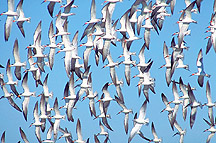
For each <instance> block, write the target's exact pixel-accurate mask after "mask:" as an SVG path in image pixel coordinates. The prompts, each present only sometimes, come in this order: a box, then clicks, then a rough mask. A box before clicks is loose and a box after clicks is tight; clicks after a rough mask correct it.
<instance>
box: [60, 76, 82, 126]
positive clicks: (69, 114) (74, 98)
mask: <svg viewBox="0 0 216 143" xmlns="http://www.w3.org/2000/svg"><path fill="white" fill-rule="evenodd" d="M68 91H70V95H68ZM64 99H65V100H68V105H67V109H66V114H67V118H68V121H72V122H74V119H73V116H72V111H73V109H74V108H75V105H76V103H77V101H78V99H79V97H78V95H77V94H76V93H75V88H74V73H73V72H72V73H71V75H70V80H69V83H68V86H67V85H66V87H65V91H64Z"/></svg>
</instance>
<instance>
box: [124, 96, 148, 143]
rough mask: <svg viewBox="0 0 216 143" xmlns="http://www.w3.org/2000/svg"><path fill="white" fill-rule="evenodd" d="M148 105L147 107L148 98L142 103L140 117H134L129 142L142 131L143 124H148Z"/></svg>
mask: <svg viewBox="0 0 216 143" xmlns="http://www.w3.org/2000/svg"><path fill="white" fill-rule="evenodd" d="M146 107H147V100H145V101H144V103H143V104H142V106H141V108H140V111H139V117H138V118H137V119H134V120H133V121H134V123H135V125H134V127H133V128H132V130H131V132H130V136H129V138H128V143H129V142H131V140H132V139H133V137H134V136H135V135H136V134H137V133H138V132H139V131H140V129H141V127H142V125H148V123H149V119H148V118H147V119H145V116H146Z"/></svg>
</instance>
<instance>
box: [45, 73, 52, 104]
mask: <svg viewBox="0 0 216 143" xmlns="http://www.w3.org/2000/svg"><path fill="white" fill-rule="evenodd" d="M48 75H49V74H47V75H46V77H45V79H44V82H43V93H44V96H45V99H46V102H48V99H49V98H52V97H53V92H49V88H48V85H47V81H48Z"/></svg>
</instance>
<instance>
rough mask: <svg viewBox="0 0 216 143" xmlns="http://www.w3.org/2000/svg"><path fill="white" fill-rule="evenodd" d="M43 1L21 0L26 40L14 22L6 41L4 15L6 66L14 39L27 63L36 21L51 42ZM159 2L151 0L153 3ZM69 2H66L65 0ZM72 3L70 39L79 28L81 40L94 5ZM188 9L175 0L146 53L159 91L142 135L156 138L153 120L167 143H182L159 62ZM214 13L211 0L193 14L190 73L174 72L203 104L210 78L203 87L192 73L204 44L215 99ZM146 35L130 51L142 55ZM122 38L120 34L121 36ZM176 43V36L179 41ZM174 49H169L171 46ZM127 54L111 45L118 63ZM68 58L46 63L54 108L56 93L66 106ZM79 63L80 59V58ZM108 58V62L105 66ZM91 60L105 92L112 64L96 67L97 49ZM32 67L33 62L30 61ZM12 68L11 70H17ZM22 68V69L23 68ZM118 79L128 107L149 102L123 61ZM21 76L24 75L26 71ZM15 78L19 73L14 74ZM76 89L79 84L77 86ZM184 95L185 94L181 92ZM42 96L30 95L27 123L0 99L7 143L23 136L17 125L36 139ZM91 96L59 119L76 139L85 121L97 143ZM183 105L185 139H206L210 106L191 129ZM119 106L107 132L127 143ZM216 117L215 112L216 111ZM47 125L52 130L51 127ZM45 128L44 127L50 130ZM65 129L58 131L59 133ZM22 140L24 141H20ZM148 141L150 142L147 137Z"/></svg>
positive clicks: (119, 8)
mask: <svg viewBox="0 0 216 143" xmlns="http://www.w3.org/2000/svg"><path fill="white" fill-rule="evenodd" d="M41 2H42V1H40V0H37V1H28V0H25V1H24V3H23V11H24V13H25V16H26V17H31V22H30V23H24V30H25V34H26V37H25V38H24V37H23V36H22V35H21V32H20V31H19V29H18V27H17V25H16V24H15V23H13V26H12V30H11V35H10V37H9V40H8V42H5V41H4V23H5V20H6V16H1V17H0V53H1V58H0V63H1V64H2V65H4V66H6V62H7V60H8V58H10V60H11V63H13V62H14V58H13V53H12V51H13V44H14V41H15V39H16V38H17V39H18V43H19V52H20V57H21V61H27V50H25V48H26V47H27V46H28V45H29V44H32V43H33V33H34V30H35V28H36V26H37V25H38V23H39V21H40V20H42V45H44V44H48V43H49V40H48V28H49V24H50V22H51V20H53V22H54V23H55V18H51V17H50V15H49V13H48V10H47V5H48V3H43V4H41ZM102 2H103V1H102V0H96V11H97V17H98V18H100V17H102V15H101V12H100V10H101V8H102V7H103V6H102V5H101V3H102ZM133 2H134V1H133V0H130V1H128V0H124V1H123V2H121V3H117V4H116V7H115V10H114V13H113V17H112V18H113V20H116V19H118V18H120V17H121V16H122V14H123V13H124V12H125V11H126V10H127V9H129V8H130V6H131V5H132V4H133ZM154 2H155V1H153V3H154ZM17 3H18V0H15V7H16V5H17ZM64 3H65V1H64ZM74 4H76V5H78V6H79V7H78V8H76V9H72V12H74V13H76V15H74V16H71V17H69V19H68V20H69V24H68V31H69V32H70V33H71V35H70V38H71V39H72V38H73V36H74V34H75V32H76V31H77V30H79V39H80V37H81V34H82V33H83V30H84V28H85V26H83V24H84V23H85V22H86V21H88V20H89V19H90V4H91V0H83V1H78V0H75V2H74ZM183 8H185V4H184V1H183V0H181V1H177V2H176V6H175V10H174V14H173V15H172V16H171V17H166V19H165V22H164V25H163V29H162V31H160V32H159V33H160V34H159V35H157V34H156V33H155V32H151V42H150V50H149V51H145V57H146V60H148V59H150V58H151V59H152V60H153V61H154V63H153V65H152V68H151V76H152V77H154V78H155V79H156V81H155V91H156V94H155V95H154V94H153V93H151V92H149V93H150V94H149V95H150V103H149V104H148V105H147V113H146V117H147V118H149V120H150V124H149V126H143V127H142V129H141V131H142V132H143V133H144V135H145V136H146V137H148V138H152V137H153V136H152V133H151V122H154V125H155V128H156V132H157V134H158V136H159V137H162V138H163V142H166V143H173V142H179V136H175V137H172V135H173V134H174V133H175V132H176V130H175V131H172V129H171V127H170V125H169V122H168V118H167V113H166V112H164V113H160V111H161V110H162V109H163V108H164V107H165V105H164V103H163V102H162V100H161V93H164V94H165V95H166V96H167V98H168V100H169V101H171V100H173V94H172V89H171V86H170V87H167V85H166V81H165V69H158V68H159V67H160V66H161V65H163V64H164V63H165V61H164V59H163V42H164V41H166V43H167V45H168V46H170V42H171V40H172V34H173V33H174V32H176V31H178V25H177V24H176V22H177V21H178V19H179V17H180V13H179V11H180V10H182V9H183ZM59 9H60V4H56V6H55V10H54V15H56V14H57V13H58V11H59ZM167 9H168V12H169V13H170V8H167ZM4 11H7V0H2V2H1V5H0V13H1V12H4ZM212 12H213V0H204V1H203V2H202V3H201V13H198V14H192V18H193V19H194V20H196V21H197V24H194V23H192V24H190V26H189V29H191V36H187V37H185V41H186V42H187V46H189V47H190V48H189V50H188V51H184V54H185V59H184V63H185V64H188V65H189V69H190V71H187V70H184V69H177V70H176V71H175V73H174V76H173V79H175V80H178V79H179V77H180V76H181V77H182V79H183V81H184V83H188V82H189V83H190V85H191V86H192V87H196V91H194V94H195V96H196V98H197V100H198V101H201V102H202V103H205V102H206V101H207V99H206V95H205V92H206V87H205V86H206V81H207V79H205V80H204V81H205V82H204V86H203V88H200V87H199V86H198V83H197V77H189V75H190V74H192V73H194V72H197V67H196V59H197V55H198V52H199V50H200V48H202V50H203V53H204V59H203V62H204V68H205V71H206V73H208V74H210V75H211V78H210V79H208V80H209V81H210V86H211V93H212V101H215V100H216V97H215V94H216V88H214V87H215V86H216V77H215V71H216V68H215V66H214V61H215V60H216V56H215V52H214V50H213V48H212V49H211V50H210V52H209V53H208V55H205V50H206V44H207V40H204V38H205V37H206V36H209V33H207V34H206V33H205V31H206V27H207V26H208V25H209V21H210V18H211V14H212ZM119 27H120V24H119V23H118V25H117V28H119ZM143 33H144V29H142V30H141V34H140V36H139V37H141V38H142V39H141V40H137V41H134V42H133V44H132V46H131V49H130V51H132V52H136V53H137V55H138V53H139V50H140V48H141V47H142V45H143V41H144V40H143ZM118 36H120V34H118ZM85 41H86V38H84V39H83V40H82V41H81V42H80V43H79V44H81V43H83V42H85ZM57 42H60V38H58V41H57ZM176 43H177V39H176ZM84 49H85V47H80V48H79V55H80V56H81V57H82V55H83V50H84ZM48 51H49V48H47V49H46V50H45V52H44V53H48ZM169 51H171V49H170V50H169ZM122 52H123V50H122V47H121V44H120V43H118V44H117V47H114V46H113V45H111V55H112V57H113V60H114V61H120V60H121V59H117V57H118V56H119V55H121V54H122ZM63 56H64V54H63V53H60V54H58V55H55V62H54V67H53V70H52V71H50V69H48V68H47V67H46V68H45V70H46V73H49V79H48V86H49V90H50V91H53V93H54V98H53V99H52V100H50V105H51V106H53V103H54V99H55V97H58V101H59V106H62V105H64V104H65V103H64V101H63V100H61V98H62V97H63V90H64V86H65V84H66V82H67V81H69V79H68V77H67V75H66V72H65V69H64V60H63V59H62V57H63ZM133 59H134V60H137V63H138V62H139V59H138V57H137V56H133ZM80 62H81V60H80ZM106 63H107V61H106V62H105V64H106ZM89 64H91V65H92V66H91V69H90V71H91V72H92V80H93V89H94V91H97V92H98V93H99V96H101V94H102V87H103V85H104V84H105V83H106V82H110V81H111V79H110V75H109V68H105V69H101V68H102V66H103V65H104V64H103V63H102V62H101V61H100V63H99V66H98V67H97V66H96V65H95V61H94V52H92V53H91V55H90V61H89ZM28 66H29V65H28ZM13 70H14V69H13V68H12V72H13ZM5 71H6V70H5V69H0V72H1V73H4V74H5ZM22 71H24V70H23V69H22ZM116 71H117V75H118V78H119V79H121V78H123V79H124V86H123V87H122V92H123V95H124V98H125V104H126V106H127V107H128V108H131V109H133V112H134V113H135V112H139V109H140V107H141V105H142V103H143V102H144V100H145V97H144V96H143V94H142V96H141V97H140V98H139V97H138V92H137V87H136V85H137V83H138V78H135V79H131V85H130V86H127V84H126V81H125V78H124V65H120V66H119V68H117V69H116ZM135 74H138V70H137V69H136V68H132V70H131V77H132V76H133V75H135ZM45 76H46V74H43V75H42V78H41V79H42V81H43V80H44V78H45ZM22 77H23V75H22ZM14 79H15V76H14ZM4 80H5V81H7V77H6V74H5V78H4ZM34 84H35V83H34V80H33V78H32V76H31V74H29V80H28V85H29V88H30V90H31V91H36V93H37V95H38V94H40V93H41V92H42V87H41V86H39V87H38V88H36V87H35V85H34ZM8 89H10V88H9V87H8ZM17 90H18V92H19V93H22V92H23V89H22V87H21V81H19V84H18V88H17ZM108 90H109V92H110V94H111V97H113V98H114V95H116V92H115V87H114V86H110V87H109V88H108ZM76 91H78V88H77V89H76ZM179 94H180V95H182V93H179ZM0 95H3V91H2V90H0ZM39 100H40V98H37V97H31V98H30V104H29V111H28V121H27V122H26V121H25V120H24V118H23V115H22V113H18V112H17V111H16V110H14V108H12V107H11V106H10V105H9V104H8V101H7V100H6V99H2V100H1V101H0V108H1V110H0V116H1V117H0V134H2V133H3V131H4V130H5V131H6V142H17V141H19V140H22V139H21V136H20V134H19V127H22V129H23V130H24V132H25V133H26V136H27V138H28V139H29V141H30V142H36V141H37V139H36V137H35V135H34V127H31V128H28V126H29V125H30V124H31V123H32V122H34V121H33V108H34V104H35V102H36V101H39ZM22 101H23V98H22V99H16V100H15V102H16V103H17V104H18V106H19V107H20V108H21V107H22ZM88 102H89V101H88V100H86V101H83V102H78V103H77V110H73V116H74V118H75V122H73V123H72V122H68V121H67V120H62V121H61V124H60V125H61V127H62V128H65V127H67V128H68V130H69V131H70V132H71V133H72V136H73V138H74V139H76V138H77V135H76V122H77V119H78V118H79V119H80V121H81V126H82V134H83V138H84V139H87V138H90V142H93V140H94V139H93V137H94V136H93V135H94V134H97V133H98V132H100V128H99V126H98V124H99V122H98V120H93V118H92V117H91V116H90V113H89V109H88ZM181 109H182V106H180V108H179V111H178V114H177V121H178V123H179V124H180V126H181V127H182V128H183V129H185V128H186V130H187V133H186V135H185V138H184V141H185V142H187V143H188V142H205V141H206V139H207V137H208V135H209V133H203V130H205V129H206V128H209V127H208V125H207V124H206V123H205V122H204V121H203V118H206V119H207V120H209V119H208V113H207V111H208V109H207V107H204V108H203V109H202V110H201V109H200V108H198V112H197V117H196V121H195V124H194V126H193V129H190V126H189V117H190V109H188V114H187V119H186V121H184V120H183V118H182V111H181ZM120 110H121V108H120V106H118V104H117V103H116V102H115V101H111V104H110V107H109V110H108V112H109V114H110V115H111V117H112V119H108V122H109V124H110V126H111V127H112V128H113V130H114V131H113V132H111V131H109V134H110V140H111V142H112V143H116V142H127V140H128V137H129V134H128V135H126V134H125V131H124V126H123V120H124V115H123V114H120V115H116V113H117V112H118V111H120ZM96 112H97V114H99V108H98V104H96ZM64 113H65V110H64V109H63V110H61V114H64ZM214 113H215V112H214ZM214 115H215V114H214ZM132 119H133V115H131V114H130V117H129V132H130V131H131V129H132V127H133V122H132ZM47 129H48V128H47ZM47 129H46V131H47ZM46 131H45V132H44V133H41V137H42V140H43V139H45V138H46ZM60 134H61V133H59V135H60ZM99 139H100V140H101V142H102V141H103V140H104V139H105V138H104V137H99ZM22 142H23V141H22ZM57 142H63V139H61V140H59V141H57ZM132 142H143V139H141V138H140V137H139V136H138V135H136V136H135V137H134V139H133V140H132ZM145 142H146V141H145ZM211 142H216V137H213V138H212V140H211Z"/></svg>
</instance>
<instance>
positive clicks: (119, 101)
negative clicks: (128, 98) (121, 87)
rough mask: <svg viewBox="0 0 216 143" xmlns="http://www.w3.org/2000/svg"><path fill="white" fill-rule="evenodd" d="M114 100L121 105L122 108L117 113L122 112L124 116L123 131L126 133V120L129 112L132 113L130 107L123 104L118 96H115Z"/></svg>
mask: <svg viewBox="0 0 216 143" xmlns="http://www.w3.org/2000/svg"><path fill="white" fill-rule="evenodd" d="M115 101H116V102H117V103H118V104H119V105H120V106H121V107H122V109H123V110H121V111H120V112H118V113H117V114H120V113H124V114H125V118H124V128H125V133H126V134H127V133H128V120H129V113H133V111H132V109H127V107H126V106H125V104H124V102H123V101H121V99H120V98H118V97H116V96H115Z"/></svg>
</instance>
